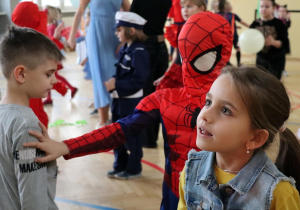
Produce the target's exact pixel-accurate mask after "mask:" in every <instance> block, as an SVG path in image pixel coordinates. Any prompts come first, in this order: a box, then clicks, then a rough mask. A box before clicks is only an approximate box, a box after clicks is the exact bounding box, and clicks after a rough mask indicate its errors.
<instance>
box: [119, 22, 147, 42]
mask: <svg viewBox="0 0 300 210" xmlns="http://www.w3.org/2000/svg"><path fill="white" fill-rule="evenodd" d="M123 27H124V35H125V37H126V38H127V39H130V40H132V41H140V42H142V41H145V40H146V39H147V36H146V35H145V34H144V32H143V30H139V29H135V33H132V32H131V30H130V27H126V26H123Z"/></svg>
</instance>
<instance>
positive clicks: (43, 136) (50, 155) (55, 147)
mask: <svg viewBox="0 0 300 210" xmlns="http://www.w3.org/2000/svg"><path fill="white" fill-rule="evenodd" d="M39 125H40V127H41V128H42V132H43V133H39V132H36V131H31V130H30V131H29V134H31V135H33V136H35V137H36V138H37V139H38V140H39V141H40V142H27V143H24V144H23V146H24V147H35V148H38V149H40V150H42V151H44V152H45V153H46V156H44V157H39V158H36V159H35V162H37V163H45V162H49V161H51V160H55V159H57V158H59V157H60V156H62V155H66V154H68V153H69V152H70V151H69V149H68V147H67V145H66V144H64V143H63V142H58V141H55V140H52V139H50V138H49V136H48V132H47V128H46V127H45V126H44V125H43V123H41V122H39Z"/></svg>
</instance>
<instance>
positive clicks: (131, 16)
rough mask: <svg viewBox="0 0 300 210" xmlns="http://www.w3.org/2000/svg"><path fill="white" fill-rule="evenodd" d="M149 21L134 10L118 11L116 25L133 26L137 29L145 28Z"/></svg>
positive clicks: (116, 26)
mask: <svg viewBox="0 0 300 210" xmlns="http://www.w3.org/2000/svg"><path fill="white" fill-rule="evenodd" d="M146 22H147V21H146V20H145V19H144V18H142V17H141V16H139V15H138V14H136V13H133V12H124V11H118V12H117V13H116V25H115V27H114V29H115V28H118V27H119V26H126V27H133V28H135V29H143V27H144V25H145V23H146Z"/></svg>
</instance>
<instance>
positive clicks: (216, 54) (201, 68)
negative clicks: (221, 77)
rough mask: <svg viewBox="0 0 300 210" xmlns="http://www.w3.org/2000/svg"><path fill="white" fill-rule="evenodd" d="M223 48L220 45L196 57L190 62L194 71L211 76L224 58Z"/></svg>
mask: <svg viewBox="0 0 300 210" xmlns="http://www.w3.org/2000/svg"><path fill="white" fill-rule="evenodd" d="M222 48H223V46H222V45H218V46H216V47H215V48H211V49H208V50H206V51H204V52H202V53H200V54H198V55H197V56H195V57H194V58H193V59H192V60H191V61H190V64H191V66H192V68H193V69H194V71H196V72H198V73H199V74H209V73H210V72H212V71H213V70H214V68H215V67H216V65H217V64H218V63H219V62H220V60H221V58H222V55H221V52H222Z"/></svg>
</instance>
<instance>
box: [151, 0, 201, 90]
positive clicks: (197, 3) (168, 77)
mask: <svg viewBox="0 0 300 210" xmlns="http://www.w3.org/2000/svg"><path fill="white" fill-rule="evenodd" d="M173 3H174V1H173ZM178 3H180V5H178ZM173 6H174V14H176V15H177V16H179V15H180V17H177V18H174V20H175V21H176V20H177V19H178V20H183V21H186V20H187V19H189V18H190V17H191V16H192V15H194V14H197V13H199V12H203V11H205V10H206V2H205V0H180V1H177V4H176V5H173ZM178 10H180V13H179V12H178ZM175 11H177V13H175ZM183 24H184V22H181V24H176V22H175V24H173V25H172V26H170V27H166V33H165V36H166V38H167V39H168V40H169V41H170V44H171V45H172V46H173V47H175V48H177V42H178V36H179V33H180V31H181V28H182V26H183ZM176 54H177V57H176V59H175V61H174V62H173V63H172V64H171V66H170V68H169V69H168V70H167V71H166V73H165V74H164V75H163V76H162V77H161V78H159V79H157V80H156V81H154V85H157V87H156V90H160V89H164V88H181V87H183V82H182V66H181V58H180V54H179V51H178V48H177V53H176Z"/></svg>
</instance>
